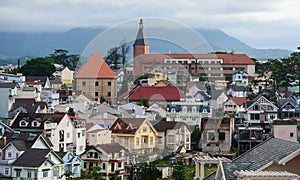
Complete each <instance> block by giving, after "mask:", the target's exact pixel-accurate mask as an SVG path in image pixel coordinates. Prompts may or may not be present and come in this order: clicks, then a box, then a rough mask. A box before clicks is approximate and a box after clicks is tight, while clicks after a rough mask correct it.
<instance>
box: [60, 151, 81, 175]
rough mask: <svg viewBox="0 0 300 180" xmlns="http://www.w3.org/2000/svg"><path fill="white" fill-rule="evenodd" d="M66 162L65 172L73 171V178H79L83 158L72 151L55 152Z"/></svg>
mask: <svg viewBox="0 0 300 180" xmlns="http://www.w3.org/2000/svg"><path fill="white" fill-rule="evenodd" d="M55 153H56V154H57V155H58V156H59V157H60V158H61V159H62V160H63V161H64V164H65V167H64V168H65V172H67V171H69V172H71V173H72V174H71V176H70V177H71V178H79V177H80V175H81V174H80V173H81V163H82V161H81V159H80V157H79V156H76V155H75V154H73V153H72V152H55Z"/></svg>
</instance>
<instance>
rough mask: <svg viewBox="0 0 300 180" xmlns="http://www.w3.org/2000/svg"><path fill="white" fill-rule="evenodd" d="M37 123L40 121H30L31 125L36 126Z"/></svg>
mask: <svg viewBox="0 0 300 180" xmlns="http://www.w3.org/2000/svg"><path fill="white" fill-rule="evenodd" d="M39 125H40V123H39V122H37V121H32V123H31V126H32V127H38V126H39Z"/></svg>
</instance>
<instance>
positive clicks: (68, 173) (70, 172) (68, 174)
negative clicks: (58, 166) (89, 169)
mask: <svg viewBox="0 0 300 180" xmlns="http://www.w3.org/2000/svg"><path fill="white" fill-rule="evenodd" d="M73 174H74V173H73V172H72V171H70V170H67V171H66V172H65V174H64V175H65V176H66V179H71V176H72V175H73Z"/></svg>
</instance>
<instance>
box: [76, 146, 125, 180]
mask: <svg viewBox="0 0 300 180" xmlns="http://www.w3.org/2000/svg"><path fill="white" fill-rule="evenodd" d="M126 153H127V150H126V149H125V148H124V147H123V146H121V145H120V144H119V143H108V144H99V145H95V146H87V148H86V151H85V152H84V153H83V154H82V155H81V159H82V161H83V163H82V167H83V169H89V168H92V167H95V166H99V167H100V168H101V170H100V172H101V173H102V174H103V178H104V179H107V180H108V179H109V176H110V175H111V174H113V173H115V171H117V170H118V171H120V173H119V176H120V178H121V179H123V178H124V174H125V162H126V160H127V157H126Z"/></svg>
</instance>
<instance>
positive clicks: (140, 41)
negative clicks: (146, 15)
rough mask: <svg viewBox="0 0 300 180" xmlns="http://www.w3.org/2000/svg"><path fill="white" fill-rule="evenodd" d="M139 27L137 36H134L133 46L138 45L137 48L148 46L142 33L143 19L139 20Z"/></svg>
mask: <svg viewBox="0 0 300 180" xmlns="http://www.w3.org/2000/svg"><path fill="white" fill-rule="evenodd" d="M139 24H140V27H139V31H138V34H137V36H136V39H135V42H134V44H133V45H134V46H135V45H138V46H149V44H148V41H147V38H146V36H145V33H144V26H143V19H140V23H139Z"/></svg>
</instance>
